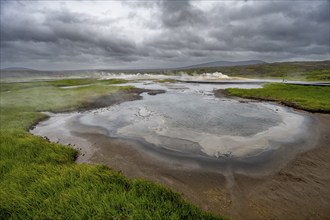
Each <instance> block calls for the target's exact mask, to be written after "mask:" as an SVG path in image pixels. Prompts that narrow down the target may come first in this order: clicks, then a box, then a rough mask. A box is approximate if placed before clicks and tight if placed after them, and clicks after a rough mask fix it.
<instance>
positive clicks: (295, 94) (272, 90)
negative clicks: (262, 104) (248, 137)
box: [226, 83, 330, 113]
mask: <svg viewBox="0 0 330 220" xmlns="http://www.w3.org/2000/svg"><path fill="white" fill-rule="evenodd" d="M226 90H227V91H228V92H229V94H230V95H235V96H240V97H244V98H252V99H263V100H271V101H279V102H281V103H282V104H284V105H288V106H292V107H295V108H299V109H303V110H307V111H312V112H326V113H329V112H330V87H329V86H301V85H288V84H281V83H271V84H266V85H265V86H264V87H263V88H260V89H234V88H231V89H226Z"/></svg>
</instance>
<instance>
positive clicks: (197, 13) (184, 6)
mask: <svg viewBox="0 0 330 220" xmlns="http://www.w3.org/2000/svg"><path fill="white" fill-rule="evenodd" d="M160 7H161V9H162V10H161V22H162V24H163V25H164V27H166V28H176V27H182V26H184V27H187V26H188V27H189V26H196V24H201V23H204V22H205V20H206V18H205V17H204V16H205V15H204V14H203V13H202V11H201V10H198V9H197V8H195V7H193V6H192V5H191V2H190V1H189V0H180V1H171V0H164V1H161V3H160Z"/></svg>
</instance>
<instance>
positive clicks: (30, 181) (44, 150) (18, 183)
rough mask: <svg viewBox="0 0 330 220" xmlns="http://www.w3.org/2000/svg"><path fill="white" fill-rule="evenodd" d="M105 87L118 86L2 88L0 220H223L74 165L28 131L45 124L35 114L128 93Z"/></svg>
mask: <svg viewBox="0 0 330 220" xmlns="http://www.w3.org/2000/svg"><path fill="white" fill-rule="evenodd" d="M122 82H123V81H121V82H120V83H122ZM111 83H119V81H111V80H110V81H96V80H94V79H92V80H89V79H84V80H72V79H70V80H64V81H63V82H61V81H52V82H35V83H8V84H0V85H1V93H0V95H1V102H0V107H1V109H0V125H1V127H0V138H1V139H0V140H1V142H0V158H1V160H0V219H221V217H216V216H214V215H212V214H210V213H205V212H202V211H201V210H200V209H198V208H196V207H195V206H193V205H192V204H190V203H188V202H186V201H184V200H183V199H182V197H181V196H180V195H179V194H178V193H175V192H173V191H171V190H170V189H168V188H165V187H163V186H160V185H158V184H155V183H151V182H148V181H145V180H140V179H136V180H128V179H127V178H125V177H124V176H123V175H121V174H120V173H118V172H115V171H113V170H111V168H109V167H106V166H102V165H87V164H79V165H78V164H76V163H75V162H74V161H75V157H76V155H77V152H76V150H74V149H72V148H69V147H65V146H62V145H59V144H56V143H50V142H48V141H46V140H44V139H42V138H40V137H36V136H33V135H31V134H30V133H29V132H28V129H29V128H30V127H31V126H32V125H33V124H35V123H36V122H38V121H40V120H42V119H44V118H45V117H46V116H44V115H43V114H42V113H40V111H67V110H74V109H75V108H76V107H78V106H79V105H80V104H81V103H82V102H84V101H86V100H88V99H91V98H95V97H99V96H102V95H105V94H109V93H114V92H117V91H120V90H125V89H130V88H131V87H115V86H111ZM85 84H90V85H89V86H86V87H78V88H71V89H62V88H60V87H61V86H64V85H65V86H72V85H85ZM109 85H110V86H109ZM8 91H10V92H8Z"/></svg>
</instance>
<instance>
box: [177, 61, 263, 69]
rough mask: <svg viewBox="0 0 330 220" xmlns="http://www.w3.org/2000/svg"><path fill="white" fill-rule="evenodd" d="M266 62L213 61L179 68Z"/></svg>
mask: <svg viewBox="0 0 330 220" xmlns="http://www.w3.org/2000/svg"><path fill="white" fill-rule="evenodd" d="M266 63H267V62H265V61H262V60H245V61H215V62H208V63H201V64H196V65H192V66H185V67H181V68H180V69H193V68H203V67H224V66H247V65H256V64H266Z"/></svg>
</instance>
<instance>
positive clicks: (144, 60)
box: [0, 0, 330, 69]
mask: <svg viewBox="0 0 330 220" xmlns="http://www.w3.org/2000/svg"><path fill="white" fill-rule="evenodd" d="M199 3H200V2H198V1H189V0H181V1H170V0H163V1H155V2H150V1H147V2H145V1H134V2H131V1H126V2H124V3H123V4H122V8H120V7H118V5H117V6H116V7H117V8H115V9H114V8H113V7H115V6H113V5H112V4H114V3H111V2H110V3H108V2H106V3H104V2H96V3H95V4H101V6H100V9H99V11H100V13H99V12H98V11H96V12H95V11H93V9H90V10H89V8H88V7H86V8H87V9H86V10H76V9H77V8H76V7H79V6H77V5H74V6H72V5H70V4H72V3H70V2H69V3H68V4H67V3H66V2H64V3H61V4H59V6H58V7H51V6H49V5H47V3H42V2H29V4H27V3H26V2H19V1H18V2H16V1H15V2H7V1H1V23H0V25H1V51H0V52H1V66H13V65H19V66H22V65H28V67H35V68H43V69H47V68H50V69H52V68H55V69H56V68H59V69H61V68H64V67H63V66H65V68H82V67H83V68H86V67H91V68H97V67H110V68H111V67H124V68H125V67H146V66H147V67H151V66H159V65H160V66H164V65H167V66H181V65H189V64H193V63H198V62H204V61H214V60H243V59H262V60H266V61H278V60H286V59H291V60H293V59H296V60H301V59H302V60H308V59H329V40H330V39H329V1H313V2H309V1H247V2H244V1H239V2H230V1H223V2H222V1H219V2H213V5H211V6H203V5H199ZM202 3H203V2H202ZM209 3H210V4H211V3H212V2H209ZM34 4H35V5H34ZM39 4H40V5H41V6H40V5H39ZM74 4H76V2H74ZM102 4H104V5H102ZM34 6H36V7H34ZM92 6H93V5H92ZM106 9H109V12H108V11H107V10H106ZM129 9H130V12H129V13H126V14H125V10H129ZM111 10H112V11H111ZM116 10H118V11H119V12H118V13H117V14H118V15H119V16H112V13H114V11H116ZM90 11H93V12H94V13H90ZM148 16H149V17H148ZM70 63H71V64H70ZM61 64H63V66H62V65H61ZM70 65H71V66H70Z"/></svg>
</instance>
